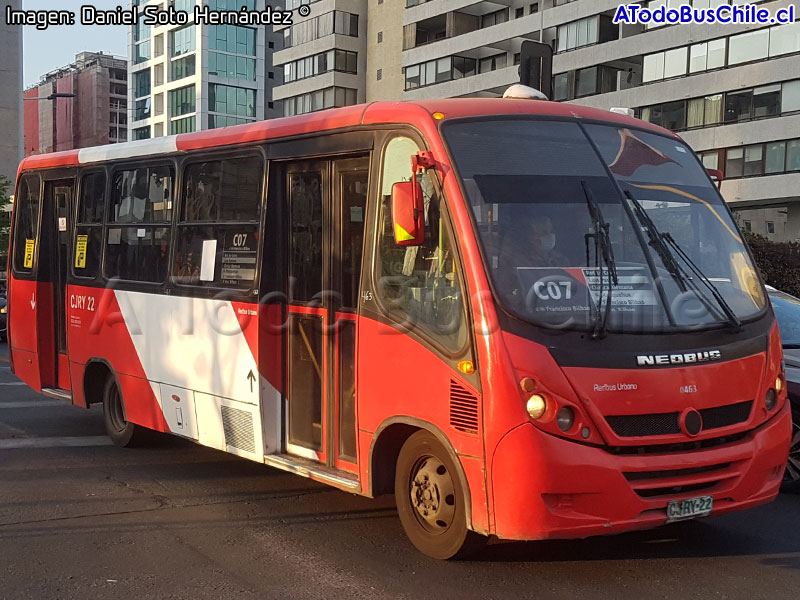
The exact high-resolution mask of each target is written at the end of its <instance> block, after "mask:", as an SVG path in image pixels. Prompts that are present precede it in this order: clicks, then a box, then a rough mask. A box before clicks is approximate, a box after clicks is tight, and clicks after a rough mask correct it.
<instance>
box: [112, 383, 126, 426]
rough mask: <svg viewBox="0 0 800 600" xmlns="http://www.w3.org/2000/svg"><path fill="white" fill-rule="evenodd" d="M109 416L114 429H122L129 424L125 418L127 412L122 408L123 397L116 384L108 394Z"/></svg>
mask: <svg viewBox="0 0 800 600" xmlns="http://www.w3.org/2000/svg"><path fill="white" fill-rule="evenodd" d="M108 418H109V421H111V426H112V427H113V428H114V431H122V430H124V429H125V427H127V426H128V421H127V420H126V419H125V412H124V410H123V408H122V398H121V397H120V395H119V387H117V385H116V384H114V385H113V386H112V387H111V389H110V390H109V394H108Z"/></svg>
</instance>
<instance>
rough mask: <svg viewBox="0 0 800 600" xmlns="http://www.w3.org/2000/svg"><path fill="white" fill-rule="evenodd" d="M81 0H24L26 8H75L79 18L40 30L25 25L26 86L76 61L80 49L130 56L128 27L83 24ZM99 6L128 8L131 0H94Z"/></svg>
mask: <svg viewBox="0 0 800 600" xmlns="http://www.w3.org/2000/svg"><path fill="white" fill-rule="evenodd" d="M82 4H86V2H81V1H80V0H23V2H22V8H24V9H25V10H65V9H66V10H71V11H74V12H75V13H76V15H77V17H78V23H77V24H76V25H74V26H61V27H48V28H47V29H46V30H44V31H39V30H37V29H36V28H35V27H30V26H26V27H24V28H23V34H22V40H23V41H22V43H23V63H24V64H23V70H24V74H23V78H24V81H25V87H26V88H28V87H30V86H31V85H33V84H35V83H36V82H37V81H39V78H40V77H41V76H42V75H44V74H45V73H48V72H50V71H53V70H55V69H58V68H60V67H63V66H65V65H68V64H70V63H72V62H73V61H74V60H75V55H76V54H78V53H79V52H83V51H89V52H105V53H106V54H114V55H116V56H122V57H127V56H128V28H127V27H126V26H124V25H119V26H113V25H104V26H98V25H80V24H79V23H80V7H81V5H82ZM92 4H93V5H94V6H95V7H97V8H98V9H103V10H110V9H113V8H116V7H117V6H119V5H122V6H125V7H127V4H128V2H127V0H93V2H92Z"/></svg>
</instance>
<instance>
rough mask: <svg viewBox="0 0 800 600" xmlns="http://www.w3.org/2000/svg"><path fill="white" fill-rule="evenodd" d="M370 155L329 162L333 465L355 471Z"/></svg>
mask: <svg viewBox="0 0 800 600" xmlns="http://www.w3.org/2000/svg"><path fill="white" fill-rule="evenodd" d="M368 175H369V157H364V158H355V159H349V160H337V161H335V162H334V163H333V190H334V202H333V205H334V211H333V213H334V219H335V221H334V223H333V231H334V234H333V235H332V236H331V243H332V244H333V252H332V253H331V255H332V257H333V268H332V270H331V279H332V281H331V283H332V285H331V288H330V289H331V291H332V293H331V294H330V300H331V307H330V308H331V312H330V314H331V318H332V321H333V328H332V332H331V334H332V335H329V336H328V344H329V347H330V355H331V358H332V363H331V365H330V366H331V370H332V372H333V374H334V376H333V389H332V392H333V400H334V411H333V419H332V423H331V425H332V427H333V431H334V432H335V433H334V435H333V436H332V442H333V444H332V448H331V452H332V454H333V461H332V463H333V466H335V467H337V468H339V469H344V470H346V471H351V472H353V473H357V456H358V452H357V448H356V426H357V424H356V356H357V354H356V337H357V329H358V320H357V318H358V298H359V295H360V283H361V262H362V256H363V253H364V216H365V214H366V210H367V184H368Z"/></svg>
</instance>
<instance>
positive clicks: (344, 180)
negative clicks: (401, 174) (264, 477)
mask: <svg viewBox="0 0 800 600" xmlns="http://www.w3.org/2000/svg"><path fill="white" fill-rule="evenodd" d="M368 172H369V158H368V157H365V158H357V159H345V160H337V161H308V162H303V163H294V164H291V165H288V166H287V167H286V175H285V185H286V198H287V209H288V210H287V213H288V222H289V223H288V225H289V229H288V236H287V241H288V261H287V262H288V273H287V275H288V315H287V319H288V320H287V328H286V331H287V337H288V342H287V350H288V352H287V356H288V365H287V375H288V381H287V408H288V410H287V420H286V429H287V441H286V449H287V452H289V453H290V454H294V455H296V456H300V457H303V458H308V459H310V460H314V461H317V462H320V463H323V464H326V465H328V466H331V467H336V468H339V469H344V470H348V471H351V472H356V455H357V452H356V405H355V402H356V395H355V394H356V393H355V385H356V382H355V373H356V369H355V357H356V331H357V320H356V316H357V315H356V313H357V308H358V297H359V286H360V278H361V261H362V254H363V243H364V212H365V210H366V198H367V178H368Z"/></svg>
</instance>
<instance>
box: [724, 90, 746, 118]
mask: <svg viewBox="0 0 800 600" xmlns="http://www.w3.org/2000/svg"><path fill="white" fill-rule="evenodd" d="M752 108H753V90H743V91H741V92H729V93H727V94H725V122H726V123H737V122H739V121H746V120H748V119H749V118H750V115H751V112H752Z"/></svg>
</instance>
